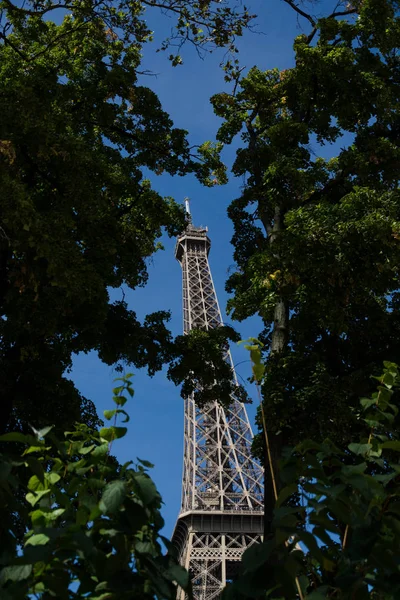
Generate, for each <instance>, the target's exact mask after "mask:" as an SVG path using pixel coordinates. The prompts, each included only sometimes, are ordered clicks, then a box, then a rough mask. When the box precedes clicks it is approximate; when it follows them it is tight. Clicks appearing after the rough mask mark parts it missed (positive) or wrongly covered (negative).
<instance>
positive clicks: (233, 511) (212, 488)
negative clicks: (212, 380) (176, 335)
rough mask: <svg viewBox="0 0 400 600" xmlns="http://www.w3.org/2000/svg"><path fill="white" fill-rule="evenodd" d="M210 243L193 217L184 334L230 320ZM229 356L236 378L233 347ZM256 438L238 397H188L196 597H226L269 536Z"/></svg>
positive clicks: (184, 522) (181, 244) (180, 248)
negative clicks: (203, 401)
mask: <svg viewBox="0 0 400 600" xmlns="http://www.w3.org/2000/svg"><path fill="white" fill-rule="evenodd" d="M187 210H188V209H187ZM210 247H211V242H210V240H209V238H208V236H207V229H206V228H201V227H194V226H193V225H192V224H191V223H190V224H189V225H188V227H187V228H186V230H185V231H184V232H183V233H182V235H180V236H179V238H178V240H177V244H176V248H175V256H176V258H177V259H178V261H179V262H180V264H181V267H182V276H183V277H182V281H183V330H184V333H188V332H189V331H190V330H191V329H194V328H200V329H206V330H207V329H212V328H215V327H219V326H220V325H221V324H222V318H221V312H220V309H219V305H218V300H217V295H216V293H215V288H214V283H213V280H212V276H211V271H210V266H209V262H208V253H209V251H210ZM226 360H227V361H228V362H229V364H230V365H231V367H232V377H233V378H234V379H235V381H236V374H235V370H234V367H233V363H232V358H231V354H230V351H229V350H227V352H226ZM252 437H253V434H252V431H251V427H250V423H249V420H248V417H247V413H246V409H245V407H244V405H243V404H242V403H240V402H239V401H238V400H236V399H235V398H234V397H232V404H231V405H230V406H229V408H227V409H224V408H222V407H221V406H220V405H219V404H218V403H217V402H213V403H210V404H209V405H207V406H206V407H204V408H203V409H202V410H200V409H199V408H198V407H197V406H196V405H195V402H194V399H193V396H192V397H190V398H187V399H186V400H185V425H184V459H183V482H182V504H181V510H180V514H179V517H178V521H177V524H176V527H175V531H174V535H173V542H174V544H175V545H176V547H177V548H178V551H179V556H180V561H181V564H182V565H184V566H185V567H186V568H187V569H188V570H189V571H190V573H191V578H192V585H193V593H194V598H195V600H213V599H216V598H219V596H220V594H221V591H222V589H223V588H224V587H225V585H226V583H227V582H228V581H229V580H231V579H232V578H233V577H234V576H235V573H236V570H237V567H238V564H239V561H240V559H241V556H242V554H243V552H244V551H245V550H246V548H248V547H249V546H251V545H252V544H254V543H257V542H259V541H261V535H262V527H263V471H262V469H261V467H260V465H259V464H258V463H257V462H256V461H255V460H254V459H253V458H252V456H251V442H252ZM184 598H185V595H184V593H183V591H180V593H179V599H180V600H184Z"/></svg>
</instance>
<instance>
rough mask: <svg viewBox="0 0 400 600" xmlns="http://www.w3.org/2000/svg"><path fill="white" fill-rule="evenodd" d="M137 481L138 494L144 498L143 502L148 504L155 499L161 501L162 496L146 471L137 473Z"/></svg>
mask: <svg viewBox="0 0 400 600" xmlns="http://www.w3.org/2000/svg"><path fill="white" fill-rule="evenodd" d="M135 481H136V483H137V485H138V488H139V489H138V496H139V497H140V499H141V500H142V502H143V504H144V505H145V506H147V505H148V504H151V503H152V502H154V501H157V502H159V501H161V496H160V494H159V493H158V491H157V488H156V486H155V485H154V483H153V481H152V480H151V479H150V477H148V476H147V475H145V474H144V473H136V474H135Z"/></svg>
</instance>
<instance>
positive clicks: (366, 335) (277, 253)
mask: <svg viewBox="0 0 400 600" xmlns="http://www.w3.org/2000/svg"><path fill="white" fill-rule="evenodd" d="M286 3H287V4H289V5H290V6H291V7H292V8H293V9H294V10H296V12H297V13H298V15H300V16H301V18H305V19H306V20H307V22H308V24H309V25H310V26H311V31H310V33H309V34H308V35H307V34H302V35H300V36H298V37H297V38H296V39H295V41H294V59H295V66H293V68H291V69H287V70H284V71H279V70H278V69H273V70H269V71H265V70H263V69H262V68H261V67H254V68H252V69H251V70H250V71H249V73H248V74H247V75H246V76H245V77H243V78H242V79H241V80H237V81H236V83H235V86H234V89H233V92H232V93H231V94H228V93H222V94H218V95H216V96H215V97H214V98H213V103H214V108H215V112H216V113H217V115H219V116H220V117H222V118H223V119H224V122H223V124H222V126H221V128H220V131H219V135H218V139H219V141H221V142H223V143H228V144H229V143H231V142H232V141H233V139H234V138H235V137H236V136H238V135H240V136H241V146H242V147H240V148H239V150H238V151H237V154H236V160H235V163H234V166H233V173H234V174H235V175H236V176H240V177H243V178H244V180H245V185H244V187H243V191H242V194H241V196H240V197H239V198H237V199H236V200H234V201H233V202H232V203H231V205H230V207H229V215H230V217H231V219H232V221H233V224H234V228H235V233H234V237H233V240H232V241H233V245H234V248H235V260H236V263H237V270H236V272H235V273H233V274H232V275H231V277H230V278H229V280H228V283H227V289H228V291H229V292H232V293H233V297H232V299H231V300H230V302H229V308H230V310H231V311H232V315H233V317H234V318H235V319H238V320H242V319H245V318H247V317H248V316H250V315H254V314H258V315H259V316H260V317H261V318H262V320H263V323H264V329H263V332H262V333H261V335H260V336H259V337H260V340H261V341H262V342H263V343H264V356H265V357H266V358H267V362H266V374H267V376H266V377H265V379H264V381H263V389H262V393H263V398H264V406H265V412H266V414H267V415H268V419H269V424H270V428H271V432H273V433H278V432H281V433H280V434H279V435H273V436H272V438H271V439H272V443H273V445H274V446H275V450H276V452H275V454H276V456H279V455H280V453H281V451H282V448H283V446H284V445H285V444H290V445H293V444H296V443H297V442H299V441H300V440H301V439H304V438H305V437H308V436H310V435H312V436H313V437H314V439H316V440H318V441H322V440H323V439H324V437H325V436H326V435H329V436H331V438H332V439H333V440H335V441H336V442H337V443H340V444H346V443H349V441H350V440H351V439H352V437H354V435H356V434H357V431H358V428H359V425H360V422H359V421H358V420H357V407H358V398H359V395H368V394H370V393H371V383H370V379H369V374H370V373H371V372H375V374H377V373H379V369H380V365H381V364H382V361H383V360H384V359H385V358H386V357H387V356H391V357H392V359H393V360H394V361H396V362H397V363H398V362H399V361H400V354H399V353H400V346H399V339H400V337H399V334H400V318H399V314H400V313H399V291H398V287H399V285H398V281H399V272H398V269H399V264H400V246H399V239H398V237H399V236H398V223H399V222H400V202H399V199H400V198H399V189H398V184H399V170H398V164H399V139H400V138H399V113H398V100H399V93H400V86H399V82H400V79H399V57H398V47H399V43H400V38H399V32H400V29H399V11H398V8H399V4H398V2H397V0H362V1H359V0H354V1H353V2H351V3H348V4H346V3H345V2H339V3H337V6H336V9H334V8H333V9H332V12H330V13H328V16H325V17H321V18H319V17H314V16H313V15H312V14H311V13H307V7H308V6H310V5H311V8H312V5H313V3H308V2H305V3H296V2H293V1H292V0H286ZM316 4H317V5H318V4H319V3H316ZM329 4H330V3H329V2H328V3H324V4H323V9H324V10H326V6H328V5H329ZM319 8H321V7H319ZM319 8H318V10H319ZM300 16H299V18H300ZM260 421H261V418H260V419H259V422H260ZM256 451H257V452H258V453H259V454H260V455H263V454H264V448H263V443H262V439H261V438H260V437H258V440H257V442H256Z"/></svg>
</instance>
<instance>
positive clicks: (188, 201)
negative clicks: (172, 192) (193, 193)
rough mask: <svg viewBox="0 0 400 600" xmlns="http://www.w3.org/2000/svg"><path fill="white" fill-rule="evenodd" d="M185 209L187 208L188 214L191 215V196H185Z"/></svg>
mask: <svg viewBox="0 0 400 600" xmlns="http://www.w3.org/2000/svg"><path fill="white" fill-rule="evenodd" d="M185 210H186V214H187V215H189V216H191V214H190V198H188V197H187V196H186V198H185Z"/></svg>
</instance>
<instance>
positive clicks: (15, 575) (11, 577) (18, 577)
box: [0, 565, 32, 583]
mask: <svg viewBox="0 0 400 600" xmlns="http://www.w3.org/2000/svg"><path fill="white" fill-rule="evenodd" d="M31 573H32V565H12V566H9V567H4V569H2V570H1V571H0V583H6V581H23V580H24V579H27V578H28V577H29V575H30V574H31Z"/></svg>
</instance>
